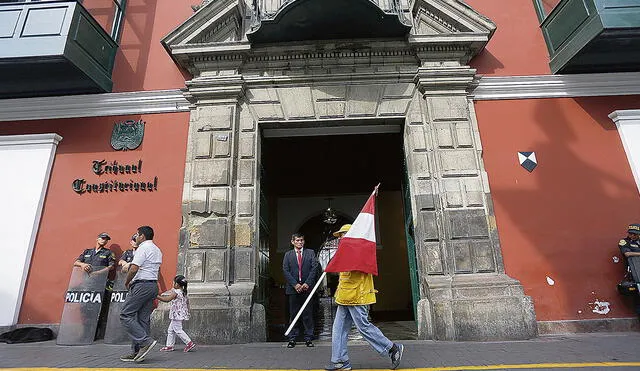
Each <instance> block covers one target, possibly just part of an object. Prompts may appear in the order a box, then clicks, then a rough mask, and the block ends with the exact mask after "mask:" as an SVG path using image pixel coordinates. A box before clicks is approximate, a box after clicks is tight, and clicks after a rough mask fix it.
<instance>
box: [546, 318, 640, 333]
mask: <svg viewBox="0 0 640 371" xmlns="http://www.w3.org/2000/svg"><path fill="white" fill-rule="evenodd" d="M629 331H640V321H639V320H638V318H635V317H634V318H603V319H587V320H566V321H539V322H538V333H539V334H540V335H558V334H575V333H581V332H629Z"/></svg>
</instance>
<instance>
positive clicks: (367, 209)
mask: <svg viewBox="0 0 640 371" xmlns="http://www.w3.org/2000/svg"><path fill="white" fill-rule="evenodd" d="M377 194H378V186H376V188H375V189H374V190H373V193H371V196H369V199H368V200H367V203H366V204H364V207H363V208H362V210H361V211H360V214H358V217H357V218H356V220H355V222H353V224H352V225H351V229H349V231H348V232H347V233H346V234H345V235H344V236H343V237H342V238H341V239H340V243H339V244H338V251H336V254H335V255H334V257H333V259H331V261H330V262H329V264H327V268H326V269H325V272H334V273H338V272H349V271H360V272H364V273H371V274H373V275H375V276H377V275H378V263H377V261H376V228H375V225H376V223H375V203H376V195H377Z"/></svg>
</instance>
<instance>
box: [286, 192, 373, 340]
mask: <svg viewBox="0 0 640 371" xmlns="http://www.w3.org/2000/svg"><path fill="white" fill-rule="evenodd" d="M380 184H382V183H378V185H377V186H375V188H374V189H373V193H375V194H376V196H377V195H378V187H380ZM334 254H335V253H334ZM332 258H333V256H331V255H329V260H331V259H332ZM327 264H328V262H327ZM323 268H326V267H323ZM326 275H327V272H325V271H323V272H322V275H321V276H320V278H318V282H316V284H315V286H313V289H312V290H311V293H309V296H307V300H305V301H304V303H303V304H302V307H300V310H299V311H298V314H296V316H295V317H293V321H291V324H290V325H289V328H288V329H287V331H285V333H284V336H289V333H290V332H291V330H292V329H293V326H295V325H296V322H298V319H300V316H301V315H302V311H304V308H306V307H307V304H309V301H311V298H312V297H313V294H314V293H315V292H316V290H317V289H318V286H320V283H321V282H322V280H323V279H324V277H325V276H326Z"/></svg>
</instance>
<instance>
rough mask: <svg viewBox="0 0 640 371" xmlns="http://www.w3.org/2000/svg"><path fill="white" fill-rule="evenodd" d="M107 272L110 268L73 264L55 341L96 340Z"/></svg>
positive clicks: (62, 342) (63, 342)
mask: <svg viewBox="0 0 640 371" xmlns="http://www.w3.org/2000/svg"><path fill="white" fill-rule="evenodd" d="M108 273H109V272H108V271H107V270H103V271H102V272H99V273H95V272H92V273H87V272H85V271H83V270H82V268H80V267H73V271H72V272H71V278H70V279H69V288H68V289H67V292H66V293H65V295H64V298H63V299H64V301H65V303H64V308H63V310H62V318H61V319H60V330H59V331H58V338H57V340H56V344H58V345H87V344H91V343H93V339H94V337H95V335H96V328H97V327H98V317H99V316H100V309H101V308H102V299H103V297H104V289H105V285H106V283H107V274H108Z"/></svg>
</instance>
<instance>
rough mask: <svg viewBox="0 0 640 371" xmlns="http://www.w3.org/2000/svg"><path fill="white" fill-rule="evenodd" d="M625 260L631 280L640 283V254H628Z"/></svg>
mask: <svg viewBox="0 0 640 371" xmlns="http://www.w3.org/2000/svg"><path fill="white" fill-rule="evenodd" d="M627 262H628V263H629V270H630V271H631V276H632V277H633V281H634V282H636V283H640V256H630V257H628V258H627Z"/></svg>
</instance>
